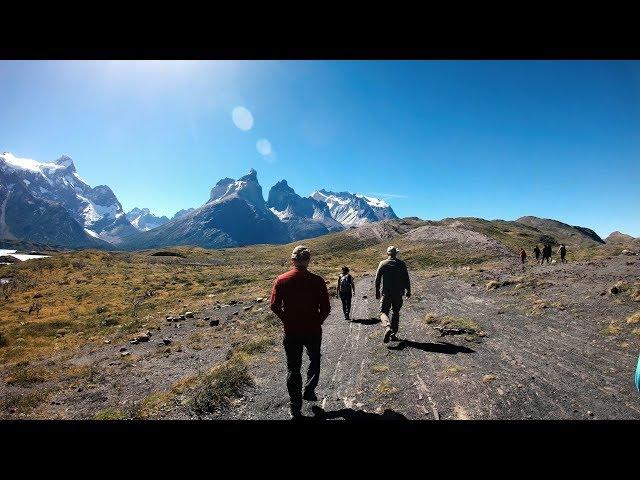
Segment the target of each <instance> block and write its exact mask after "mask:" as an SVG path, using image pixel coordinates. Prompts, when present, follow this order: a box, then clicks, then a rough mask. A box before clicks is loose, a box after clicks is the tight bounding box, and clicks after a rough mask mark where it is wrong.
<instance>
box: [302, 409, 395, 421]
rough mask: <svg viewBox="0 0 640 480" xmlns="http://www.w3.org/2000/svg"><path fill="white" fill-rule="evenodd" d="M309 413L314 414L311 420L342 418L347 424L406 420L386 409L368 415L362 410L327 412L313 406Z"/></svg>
mask: <svg viewBox="0 0 640 480" xmlns="http://www.w3.org/2000/svg"><path fill="white" fill-rule="evenodd" d="M311 411H312V412H313V414H314V417H312V419H313V420H320V421H323V420H333V419H336V418H342V419H344V420H346V421H347V422H371V421H381V420H382V421H389V420H391V421H398V420H407V417H405V416H404V415H402V414H401V413H398V412H396V411H394V410H390V409H387V410H385V411H384V412H383V413H370V412H364V411H362V410H354V409H353V408H341V409H340V410H333V411H330V412H327V411H325V410H323V409H322V408H321V407H319V406H317V405H314V406H313V407H311Z"/></svg>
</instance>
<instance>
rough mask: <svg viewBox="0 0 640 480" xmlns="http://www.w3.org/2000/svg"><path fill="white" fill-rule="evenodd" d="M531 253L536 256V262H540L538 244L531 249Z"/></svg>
mask: <svg viewBox="0 0 640 480" xmlns="http://www.w3.org/2000/svg"><path fill="white" fill-rule="evenodd" d="M533 254H534V255H535V256H536V263H540V248H539V247H538V245H536V247H535V248H534V249H533Z"/></svg>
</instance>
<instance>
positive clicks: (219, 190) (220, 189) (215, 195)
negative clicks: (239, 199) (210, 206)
mask: <svg viewBox="0 0 640 480" xmlns="http://www.w3.org/2000/svg"><path fill="white" fill-rule="evenodd" d="M234 182H235V180H234V179H233V178H229V177H226V178H223V179H222V180H219V181H218V183H216V185H215V186H214V187H213V188H212V189H211V194H210V195H209V201H210V202H213V201H215V200H218V199H220V198H222V197H224V195H225V194H226V193H227V189H228V188H229V185H231V184H233V183H234ZM181 211H182V210H181Z"/></svg>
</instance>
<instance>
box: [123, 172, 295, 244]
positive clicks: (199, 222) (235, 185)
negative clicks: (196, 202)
mask: <svg viewBox="0 0 640 480" xmlns="http://www.w3.org/2000/svg"><path fill="white" fill-rule="evenodd" d="M289 239H290V236H289V233H288V231H287V228H286V226H285V225H284V224H283V223H282V222H281V221H280V219H279V218H278V217H276V216H275V215H274V214H273V212H272V211H271V210H269V208H267V205H266V202H265V201H264V197H263V196H262V187H261V186H260V184H259V183H258V177H257V173H256V171H255V170H253V169H252V170H251V171H250V172H249V173H248V174H247V175H245V176H244V177H241V178H239V179H238V180H233V179H229V178H226V179H223V180H220V181H219V182H218V183H217V184H216V186H215V187H214V188H213V189H212V191H211V195H210V199H209V201H208V202H207V203H205V204H204V205H202V206H201V207H199V208H196V209H195V210H193V211H192V212H189V213H187V214H185V215H183V216H182V217H179V218H175V219H173V220H171V221H170V222H168V223H166V224H164V225H161V226H160V227H158V228H155V229H153V230H149V231H148V232H142V233H140V234H138V235H137V236H135V237H132V238H131V239H129V242H128V244H127V246H128V247H129V248H153V247H162V246H168V245H198V246H201V247H207V248H216V247H234V246H241V245H252V244H258V243H285V242H287V241H289Z"/></svg>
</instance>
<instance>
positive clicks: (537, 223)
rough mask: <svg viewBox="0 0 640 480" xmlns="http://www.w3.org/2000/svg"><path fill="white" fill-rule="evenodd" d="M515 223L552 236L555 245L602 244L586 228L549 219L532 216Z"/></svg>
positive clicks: (592, 232) (595, 235)
mask: <svg viewBox="0 0 640 480" xmlns="http://www.w3.org/2000/svg"><path fill="white" fill-rule="evenodd" d="M516 222H518V223H521V224H524V225H529V226H531V227H535V228H537V229H538V230H540V231H544V232H545V233H548V234H550V235H551V236H553V237H554V238H555V240H556V242H557V243H565V244H567V245H592V244H594V243H595V244H604V243H605V242H604V240H602V239H601V238H600V237H599V236H598V234H597V233H596V232H594V231H593V230H591V229H590V228H586V227H578V226H572V225H568V224H566V223H562V222H559V221H558V220H552V219H549V218H538V217H533V216H527V217H520V218H519V219H518V220H516Z"/></svg>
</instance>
